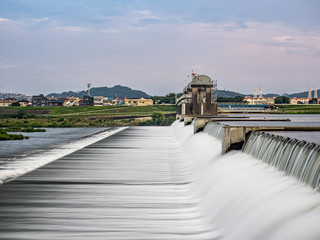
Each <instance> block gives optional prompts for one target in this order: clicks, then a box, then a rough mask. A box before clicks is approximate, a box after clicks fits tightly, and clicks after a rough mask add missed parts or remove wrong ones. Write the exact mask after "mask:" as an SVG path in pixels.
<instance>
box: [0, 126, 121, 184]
mask: <svg viewBox="0 0 320 240" xmlns="http://www.w3.org/2000/svg"><path fill="white" fill-rule="evenodd" d="M125 128H126V127H123V128H117V129H112V130H111V131H108V130H107V131H103V132H100V133H97V134H93V135H90V137H84V138H81V139H78V140H76V141H73V142H69V143H66V144H63V145H62V144H61V145H57V146H56V148H54V149H48V150H45V151H42V152H38V153H34V154H30V155H27V156H26V157H21V158H17V159H14V160H11V161H10V162H9V163H8V164H6V165H4V166H2V167H1V171H0V184H3V183H5V182H8V181H11V180H13V179H15V178H17V177H19V176H21V175H23V174H25V173H28V172H30V171H32V170H34V169H37V168H39V167H42V166H44V165H46V164H48V163H50V162H53V161H55V160H57V159H59V158H61V157H63V156H66V155H68V154H70V153H73V152H75V151H77V150H79V149H81V148H84V147H86V146H88V145H91V144H93V143H95V142H97V141H100V140H102V139H104V138H106V137H108V136H111V135H113V134H115V133H118V132H120V131H122V130H124V129H125Z"/></svg>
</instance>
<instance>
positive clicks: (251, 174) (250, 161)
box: [173, 123, 320, 240]
mask: <svg viewBox="0 0 320 240" xmlns="http://www.w3.org/2000/svg"><path fill="white" fill-rule="evenodd" d="M181 125H182V124H178V123H175V124H174V125H173V128H174V131H176V134H177V136H178V137H179V138H180V139H181V141H182V146H183V148H184V150H185V151H187V152H188V153H189V155H190V158H188V159H187V160H188V161H190V162H189V163H188V164H189V165H190V166H193V167H192V169H193V174H192V177H193V183H192V185H193V191H194V196H195V197H196V198H199V199H200V200H199V203H200V207H201V209H202V211H203V214H204V216H205V217H206V219H207V220H208V221H209V222H211V223H212V224H215V225H218V227H219V228H221V229H222V234H223V236H224V237H223V239H230V240H236V239H246V240H250V239H252V240H255V239H259V240H264V239H265V240H267V239H279V240H280V239H291V240H295V239H296V240H298V239H314V240H317V239H320V227H319V223H320V195H319V193H318V192H315V191H314V190H313V189H312V188H311V187H309V186H306V185H305V184H302V183H300V182H298V181H297V180H296V179H294V178H293V177H289V176H286V175H285V174H284V173H282V172H280V171H277V170H276V169H274V168H272V167H271V166H269V165H267V164H266V163H264V162H261V161H258V160H257V159H254V158H253V157H251V156H249V155H247V154H245V153H243V152H240V151H237V152H235V151H234V152H230V153H228V154H226V155H224V156H221V155H220V151H221V143H220V141H218V140H217V139H214V138H213V137H211V136H209V135H208V134H206V133H197V134H195V135H192V130H193V129H192V126H187V127H182V126H181ZM187 135H188V137H187Z"/></svg>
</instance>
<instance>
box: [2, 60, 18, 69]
mask: <svg viewBox="0 0 320 240" xmlns="http://www.w3.org/2000/svg"><path fill="white" fill-rule="evenodd" d="M15 67H19V65H12V64H5V63H2V62H0V70H1V69H8V68H15Z"/></svg>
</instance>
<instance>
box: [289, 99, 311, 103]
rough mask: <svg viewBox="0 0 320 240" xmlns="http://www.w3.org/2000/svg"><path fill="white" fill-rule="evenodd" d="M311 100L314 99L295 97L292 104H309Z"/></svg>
mask: <svg viewBox="0 0 320 240" xmlns="http://www.w3.org/2000/svg"><path fill="white" fill-rule="evenodd" d="M310 100H312V98H297V97H293V98H290V104H309V101H310Z"/></svg>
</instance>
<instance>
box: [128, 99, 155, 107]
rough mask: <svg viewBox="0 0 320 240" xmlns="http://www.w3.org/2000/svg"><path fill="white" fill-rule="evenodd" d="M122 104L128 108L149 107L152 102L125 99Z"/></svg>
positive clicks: (148, 100)
mask: <svg viewBox="0 0 320 240" xmlns="http://www.w3.org/2000/svg"><path fill="white" fill-rule="evenodd" d="M123 104H124V105H128V106H149V105H153V100H152V99H145V98H140V99H128V98H125V99H124V101H123Z"/></svg>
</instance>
